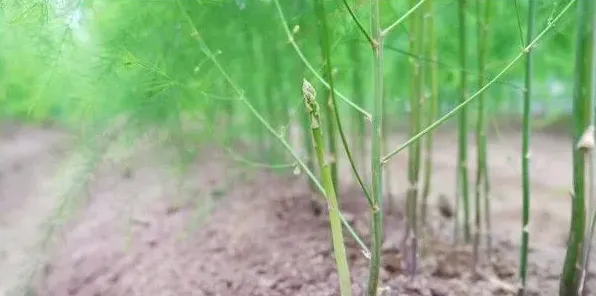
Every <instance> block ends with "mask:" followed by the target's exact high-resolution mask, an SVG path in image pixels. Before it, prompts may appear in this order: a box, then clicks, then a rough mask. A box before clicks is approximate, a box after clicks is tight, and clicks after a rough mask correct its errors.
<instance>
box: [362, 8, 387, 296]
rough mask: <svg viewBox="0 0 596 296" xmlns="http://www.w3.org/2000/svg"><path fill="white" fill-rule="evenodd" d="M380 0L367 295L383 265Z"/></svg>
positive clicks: (374, 13)
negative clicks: (370, 251) (370, 245)
mask: <svg viewBox="0 0 596 296" xmlns="http://www.w3.org/2000/svg"><path fill="white" fill-rule="evenodd" d="M380 1H381V0H372V1H371V2H370V15H371V18H370V19H371V32H372V36H373V39H374V40H375V41H376V44H377V46H375V47H373V117H372V136H371V159H370V161H371V174H372V198H373V205H372V206H371V209H370V210H371V216H372V217H371V228H372V239H371V244H372V247H371V250H372V253H371V261H370V268H369V274H368V283H367V285H366V295H367V296H376V295H377V289H378V286H379V272H380V269H379V268H380V265H381V245H382V243H383V237H382V233H383V215H382V213H383V211H382V202H383V167H382V164H381V156H382V155H381V149H382V145H383V36H382V35H381V22H380V15H381V14H380V8H379V2H380Z"/></svg>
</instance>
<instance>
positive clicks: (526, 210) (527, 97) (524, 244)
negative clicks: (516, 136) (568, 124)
mask: <svg viewBox="0 0 596 296" xmlns="http://www.w3.org/2000/svg"><path fill="white" fill-rule="evenodd" d="M535 17H536V1H534V0H530V2H529V9H528V28H527V37H526V42H527V43H529V42H530V41H531V40H532V38H534V19H535ZM527 43H526V46H527V45H528V44H527ZM532 56H533V54H532V52H529V53H528V54H527V55H526V61H525V88H524V105H523V133H522V155H521V163H522V194H523V196H522V229H521V251H520V260H519V262H520V266H519V278H520V285H519V290H518V295H519V296H523V295H526V283H527V274H528V244H529V237H530V232H529V229H528V226H529V222H530V133H531V130H530V112H531V109H532V105H531V99H532V77H533V74H534V73H533V72H534V71H533V70H534V69H533V57H532Z"/></svg>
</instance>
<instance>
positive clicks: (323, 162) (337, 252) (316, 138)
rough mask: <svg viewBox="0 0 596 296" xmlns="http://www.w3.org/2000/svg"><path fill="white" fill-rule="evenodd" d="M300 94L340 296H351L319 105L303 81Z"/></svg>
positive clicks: (346, 261)
mask: <svg viewBox="0 0 596 296" xmlns="http://www.w3.org/2000/svg"><path fill="white" fill-rule="evenodd" d="M302 93H303V97H304V103H305V105H306V110H307V111H308V113H309V118H310V122H311V129H312V137H313V144H314V149H315V154H316V155H317V163H318V164H319V170H320V172H321V177H322V179H323V186H324V188H325V196H326V199H327V205H328V211H329V224H330V225H331V237H332V242H333V253H334V257H335V264H336V267H337V273H338V274H339V288H340V292H341V295H342V296H351V295H352V284H351V279H350V269H349V267H348V258H347V255H346V247H345V245H344V238H343V231H342V227H341V220H340V217H339V211H340V210H339V205H338V202H337V196H336V193H335V188H334V186H333V185H334V184H333V176H332V175H331V166H330V163H329V160H328V159H326V156H325V146H324V141H323V132H322V131H321V129H322V128H321V118H320V111H319V104H317V100H316V92H315V89H314V88H313V87H312V85H310V83H309V82H308V81H306V80H304V81H303V84H302Z"/></svg>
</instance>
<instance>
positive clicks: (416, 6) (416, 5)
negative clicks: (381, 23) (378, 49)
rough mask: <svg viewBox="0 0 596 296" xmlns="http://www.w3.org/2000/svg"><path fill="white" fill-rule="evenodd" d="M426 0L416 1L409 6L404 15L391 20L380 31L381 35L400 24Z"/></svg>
mask: <svg viewBox="0 0 596 296" xmlns="http://www.w3.org/2000/svg"><path fill="white" fill-rule="evenodd" d="M426 1H427V0H420V1H418V3H416V4H415V5H414V6H412V8H410V10H408V11H407V12H406V13H405V14H404V15H402V16H401V17H400V18H399V19H397V20H396V21H395V22H393V23H392V24H391V25H389V27H387V28H385V29H384V30H383V31H381V37H385V36H387V34H389V32H391V30H393V29H395V28H396V27H397V26H399V25H401V23H403V22H404V21H405V20H406V19H407V18H408V16H410V15H411V14H412V13H414V12H415V11H416V10H417V9H418V8H420V7H421V6H422V4H424V2H426Z"/></svg>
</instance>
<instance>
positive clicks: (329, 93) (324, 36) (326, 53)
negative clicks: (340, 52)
mask: <svg viewBox="0 0 596 296" xmlns="http://www.w3.org/2000/svg"><path fill="white" fill-rule="evenodd" d="M315 12H316V14H317V19H318V26H317V27H318V28H319V42H320V46H321V55H322V57H323V64H324V70H323V73H324V78H325V80H326V81H327V83H328V84H329V89H328V90H326V91H325V92H326V96H325V97H326V104H325V105H324V106H325V117H326V118H327V120H326V128H327V131H328V133H329V134H328V135H327V143H328V144H329V154H330V156H331V157H330V159H329V160H328V161H330V162H331V164H330V166H331V176H332V180H333V184H334V185H335V186H336V187H337V186H338V185H339V184H338V180H337V162H338V155H337V145H336V143H337V136H336V128H337V125H336V123H335V122H334V120H333V119H334V118H335V112H336V110H335V107H334V102H335V87H334V84H333V73H332V71H333V68H332V65H333V64H332V63H331V52H330V51H331V50H330V46H329V30H328V28H327V15H326V12H325V1H324V0H315Z"/></svg>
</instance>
